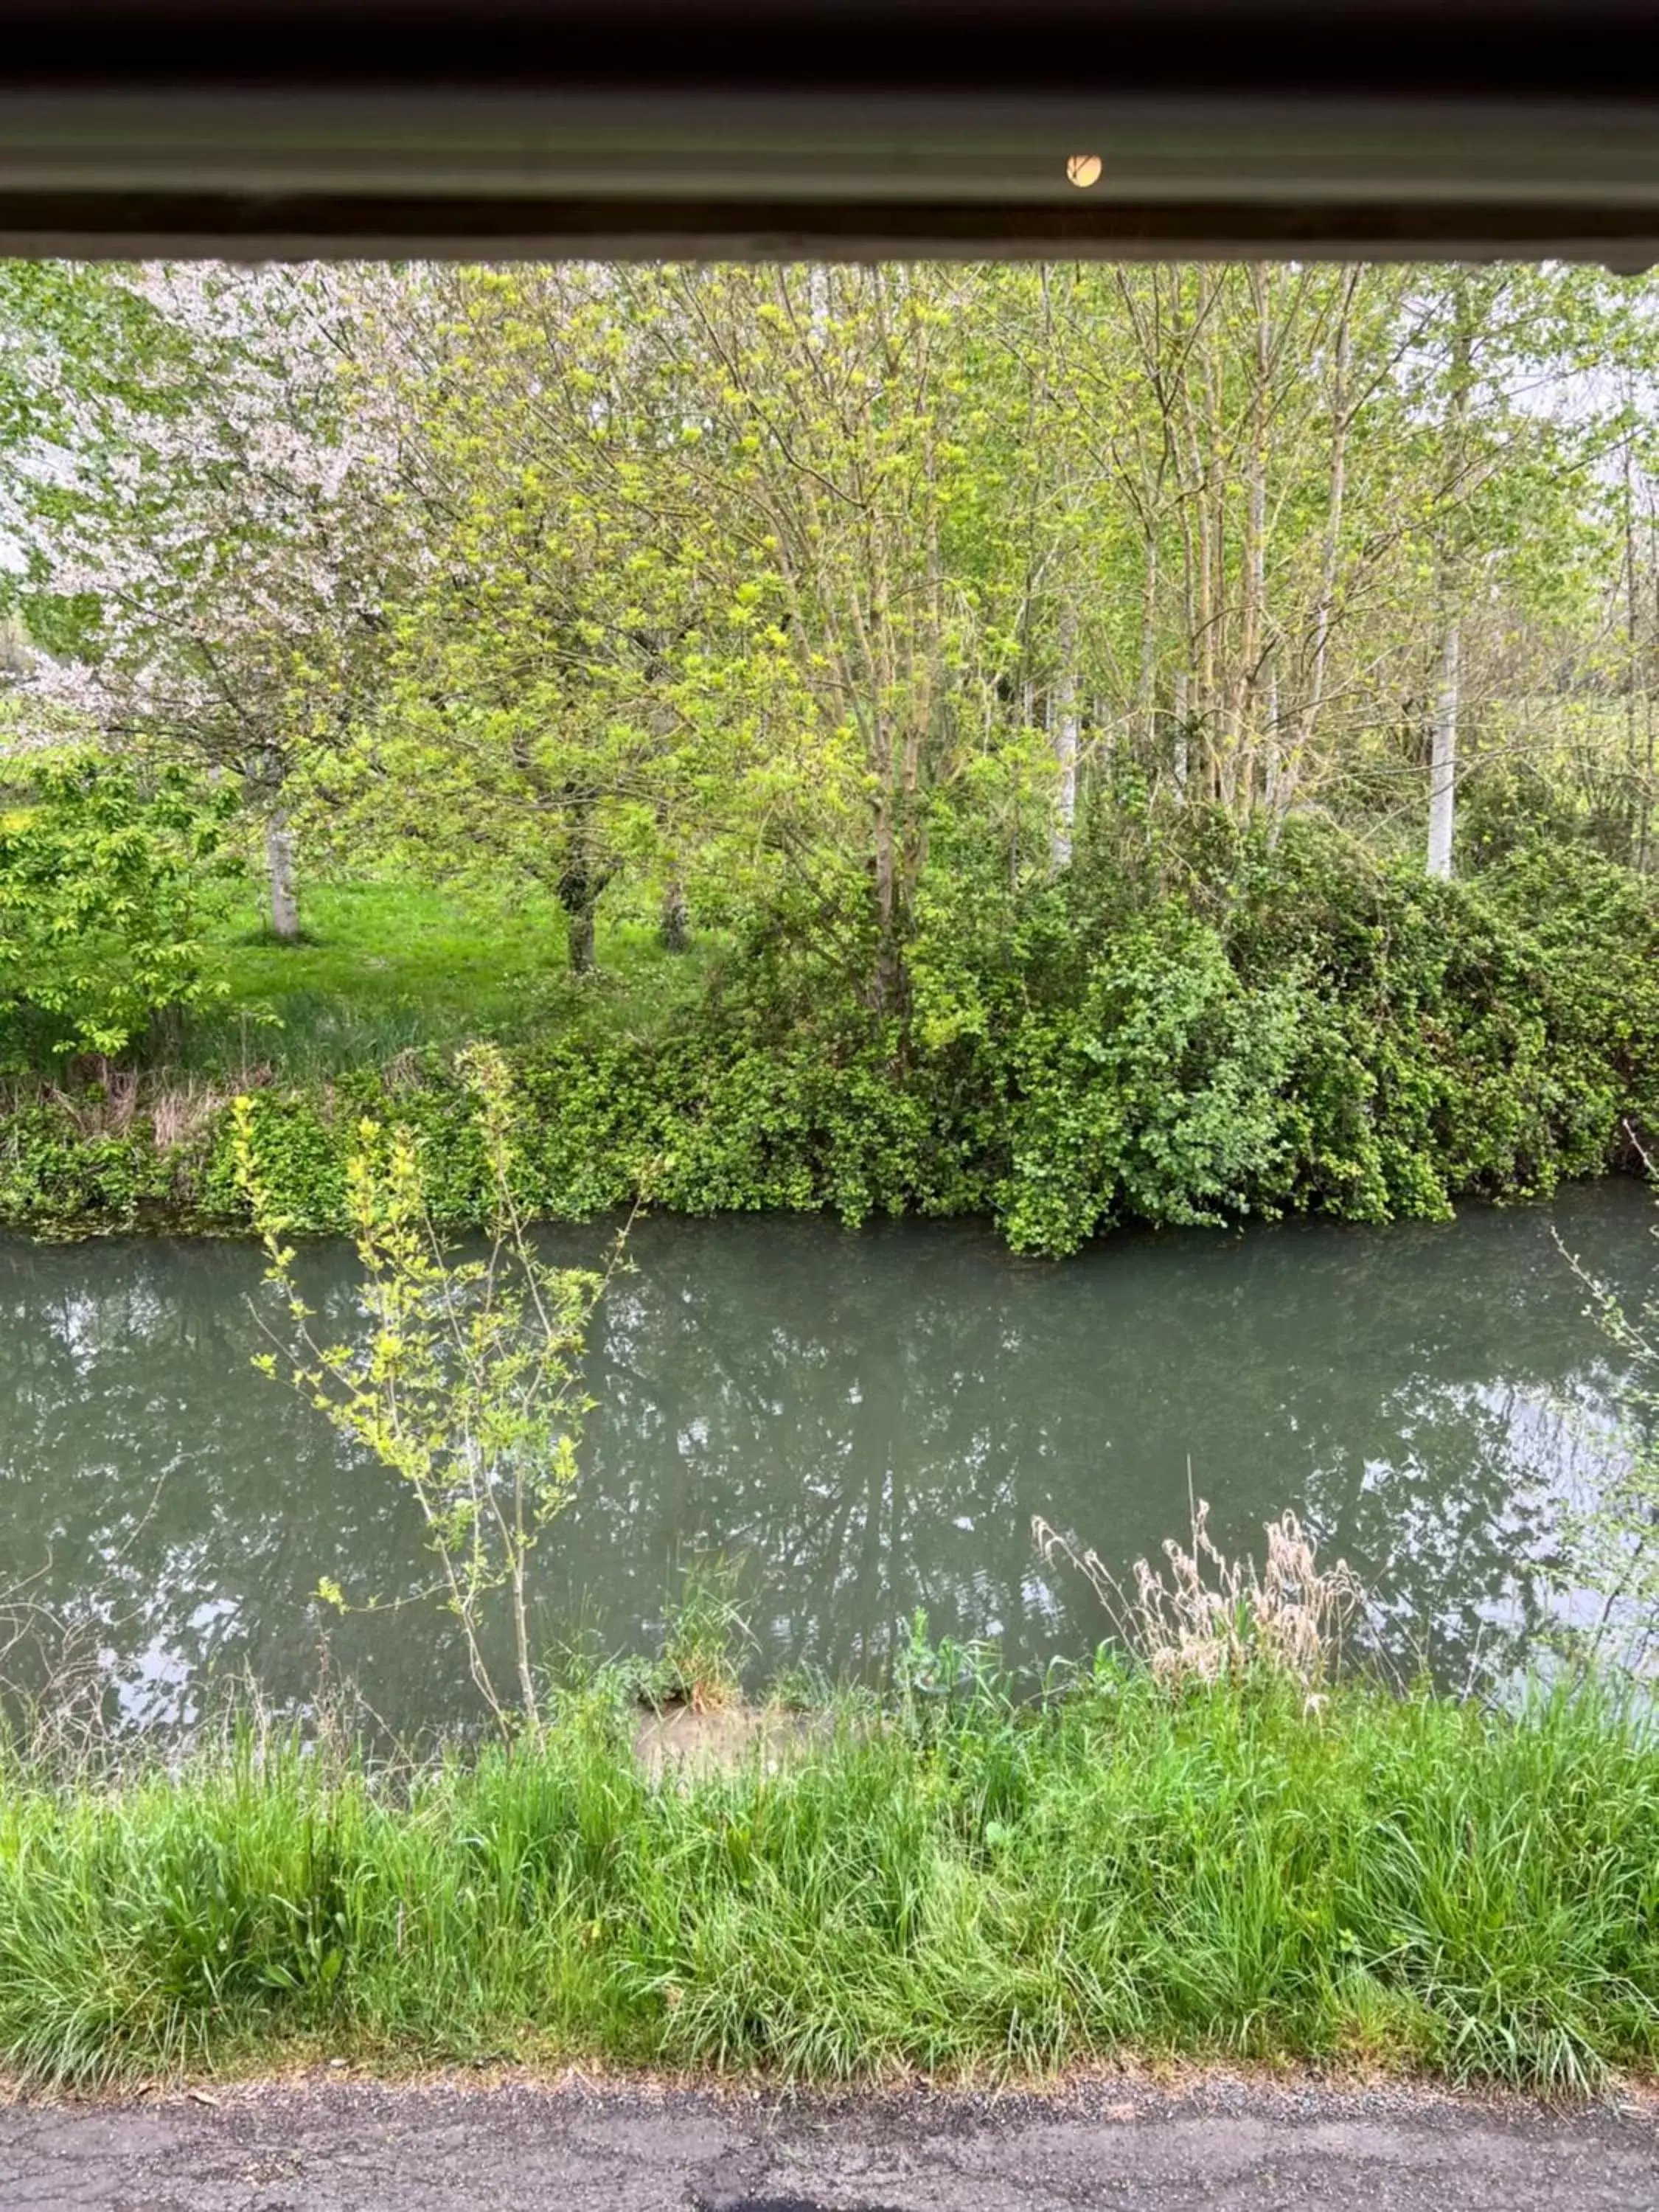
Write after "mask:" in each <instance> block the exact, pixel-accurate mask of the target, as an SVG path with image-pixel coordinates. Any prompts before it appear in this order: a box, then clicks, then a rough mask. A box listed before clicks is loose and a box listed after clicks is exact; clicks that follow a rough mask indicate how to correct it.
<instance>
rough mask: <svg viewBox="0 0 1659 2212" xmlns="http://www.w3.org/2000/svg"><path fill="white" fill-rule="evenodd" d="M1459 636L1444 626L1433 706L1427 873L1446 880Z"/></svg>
mask: <svg viewBox="0 0 1659 2212" xmlns="http://www.w3.org/2000/svg"><path fill="white" fill-rule="evenodd" d="M1461 646H1462V639H1461V638H1460V636H1459V635H1458V625H1457V623H1456V622H1455V621H1452V622H1449V623H1447V625H1446V635H1445V640H1444V642H1443V645H1442V647H1441V649H1440V690H1439V694H1438V696H1437V698H1436V700H1435V705H1434V739H1433V746H1432V750H1431V757H1430V767H1429V873H1430V874H1431V876H1439V877H1441V878H1443V879H1446V880H1448V881H1449V879H1450V877H1451V872H1452V835H1453V831H1454V829H1455V826H1456V812H1457V704H1458V689H1459V676H1460V670H1459V655H1460V648H1461Z"/></svg>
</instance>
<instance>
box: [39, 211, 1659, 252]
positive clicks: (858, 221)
mask: <svg viewBox="0 0 1659 2212" xmlns="http://www.w3.org/2000/svg"><path fill="white" fill-rule="evenodd" d="M250 248H252V249H256V250H257V252H258V255H259V256H260V257H262V258H281V259H289V258H292V259H307V258H319V257H320V258H327V257H330V256H335V257H338V256H340V255H343V254H349V255H354V256H356V255H361V256H363V257H365V258H374V257H377V256H392V257H403V256H415V257H430V258H446V257H449V258H453V257H455V256H457V255H470V254H478V255H482V256H484V257H486V258H503V259H505V258H525V257H531V258H549V259H553V258H561V257H570V258H588V259H607V260H609V259H644V260H659V259H661V260H675V259H679V260H699V259H719V258H725V259H748V260H811V259H815V258H817V259H823V258H829V259H870V258H917V259H987V260H988V259H998V258H1001V259H1048V258H1054V259H1101V260H1157V259H1166V260H1180V259H1207V260H1224V259H1229V258H1249V257H1253V256H1261V257H1265V258H1274V257H1283V258H1342V259H1355V260H1366V261H1374V260H1402V259H1403V260H1423V259H1429V260H1435V259H1439V260H1454V261H1455V260H1478V259H1484V258H1503V259H1512V260H1536V259H1541V258H1575V259H1580V260H1589V261H1601V262H1605V263H1607V264H1609V265H1611V266H1613V267H1614V268H1618V269H1629V270H1639V269H1646V268H1649V267H1651V266H1653V265H1654V264H1656V263H1659V209H1655V210H1629V209H1620V208H1613V209H1607V208H1599V207H1595V206H1590V207H1578V208H1574V209H1572V210H1571V211H1570V213H1565V212H1564V210H1562V209H1561V208H1560V207H1559V206H1556V205H1551V204H1542V205H1536V206H1531V207H1528V206H1525V205H1512V206H1504V207H1498V208H1485V209H1480V210H1472V209H1470V208H1469V207H1468V206H1467V205H1462V204H1455V203H1453V204H1446V203H1440V202H1430V203H1425V204H1411V205H1408V206H1393V207H1389V206H1383V207H1354V206H1343V205H1334V206H1333V205H1321V204H1309V203H1302V204H1285V205H1267V206H1261V205H1258V206H1253V207H1243V208H1242V207H1240V206H1239V205H1238V204H1237V203H1231V202H1227V201H1225V200H1224V201H1219V202H1213V203H1206V202H1201V201H1198V202H1173V203H1167V204H1136V205H1130V206H1120V205H1114V204H1111V203H1110V202H1104V203H1100V202H1096V203H1093V204H1088V205H1082V204H1079V205H1077V206H1073V207H1066V206H1059V207H1053V206H1037V207H1032V206H1018V207H1012V208H1005V207H998V206H994V205H982V204H981V205H973V206H962V205H954V204H950V203H948V202H944V203H929V202H927V201H914V200H911V201H888V202H860V201H856V200H851V201H849V200H835V199H826V200H821V201H812V202H807V203H799V204H792V205H789V206H787V207H782V208H757V206H755V205H754V204H752V203H750V202H747V201H744V200H729V201H714V202H699V201H695V200H686V199H678V198H675V199H659V200H650V199H637V200H629V201H627V202H621V201H617V200H609V199H608V200H586V201H583V200H563V199H546V198H542V197H507V196H502V195H499V194H497V195H492V196H490V197H486V198H481V199H465V198H456V199H441V198H422V197H386V198H380V197H362V198H359V197H329V196H318V197H307V196H306V195H303V194H296V195H290V196H281V195H257V196H254V195H250V196H247V197H239V196H237V195H234V194H223V195H191V194H188V193H185V194H154V193H143V192H117V193H110V194H103V195H100V194H92V193H88V194H64V195H58V196H53V195H41V196H29V195H22V194H16V195H7V194H5V193H3V192H0V252H4V253H7V254H17V255H24V256H29V255H33V256H43V257H50V256H54V255H66V256H70V255H80V256H104V257H107V258H117V259H120V258H129V257H132V258H138V257H142V256H143V255H145V254H148V253H151V252H170V253H173V254H178V255H186V256H188V255H191V254H228V255H230V256H231V257H233V258H234V257H236V256H237V255H238V254H239V253H240V252H244V251H246V250H247V249H250Z"/></svg>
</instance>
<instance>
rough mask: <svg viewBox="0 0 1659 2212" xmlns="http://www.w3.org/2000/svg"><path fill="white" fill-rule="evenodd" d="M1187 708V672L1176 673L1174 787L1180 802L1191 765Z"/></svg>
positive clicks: (1181, 670)
mask: <svg viewBox="0 0 1659 2212" xmlns="http://www.w3.org/2000/svg"><path fill="white" fill-rule="evenodd" d="M1187 717H1188V703H1187V671H1186V670H1185V669H1184V668H1182V669H1177V670H1176V679H1175V761H1174V768H1175V785H1176V796H1177V797H1178V798H1179V799H1182V801H1184V800H1185V799H1186V796H1187V776H1188V770H1189V769H1190V767H1191V765H1192V763H1191V760H1190V757H1189V753H1188V742H1187V740H1188V734H1189V733H1188V722H1187Z"/></svg>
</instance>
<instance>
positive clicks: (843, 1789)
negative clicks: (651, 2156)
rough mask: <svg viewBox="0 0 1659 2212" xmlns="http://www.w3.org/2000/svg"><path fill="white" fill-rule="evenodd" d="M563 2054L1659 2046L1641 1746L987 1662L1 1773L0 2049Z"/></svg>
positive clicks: (1034, 2060)
mask: <svg viewBox="0 0 1659 2212" xmlns="http://www.w3.org/2000/svg"><path fill="white" fill-rule="evenodd" d="M296 2047H307V2048H309V2049H311V2050H313V2051H315V2050H317V2049H318V2048H319V2047H325V2048H327V2049H328V2050H330V2051H338V2052H341V2053H344V2054H349V2055H354V2056H358V2057H370V2058H374V2059H378V2060H380V2061H381V2062H382V2063H385V2062H388V2061H393V2060H400V2059H408V2060H422V2061H426V2060H439V2059H468V2058H477V2057H485V2056H508V2055H511V2056H516V2057H520V2058H538V2057H542V2058H552V2057H588V2058H592V2059H605V2060H611V2061H617V2062H624V2063H644V2064H661V2065H669V2066H675V2067H682V2066H690V2067H708V2068H714V2069H763V2070H764V2071H765V2072H767V2073H769V2074H770V2075H774V2076H775V2077H779V2078H781V2079H786V2080H802V2081H805V2080H813V2081H845V2080H855V2079H860V2078H871V2077H877V2076H882V2075H890V2074H892V2073H893V2072H895V2071H896V2070H898V2069H919V2070H921V2071H922V2072H924V2073H926V2074H928V2075H948V2074H952V2073H957V2072H963V2071H966V2072H988V2073H991V2074H999V2073H1004V2072H1008V2071H1020V2070H1026V2069H1044V2068H1048V2067H1053V2066H1058V2065H1061V2064H1064V2063H1067V2062H1075V2061H1084V2060H1087V2059H1090V2058H1092V2057H1099V2056H1101V2055H1103V2054H1106V2053H1110V2052H1114V2051H1123V2050H1125V2049H1126V2048H1128V2047H1133V2048H1135V2049H1139V2050H1140V2051H1186V2052H1194V2053H1200V2054H1201V2053H1205V2052H1216V2051H1225V2052H1227V2053H1231V2054H1236V2055H1237V2054H1247V2055H1254V2056H1258V2057H1287V2058H1297V2059H1305V2060H1314V2061H1331V2062H1341V2061H1356V2062H1363V2063H1382V2064H1395V2063H1397V2064H1400V2065H1404V2066H1412V2067H1417V2068H1425V2069H1431V2070H1434V2071H1437V2072H1439V2073H1443V2074H1444V2075H1449V2076H1452V2077H1455V2078H1458V2079H1468V2078H1480V2077H1485V2078H1489V2079H1492V2078H1495V2079H1499V2080H1503V2081H1511V2082H1516V2083H1522V2084H1527V2085H1531V2086H1534V2087H1569V2086H1572V2085H1576V2084H1583V2083H1585V2082H1587V2081H1591V2080H1593V2079H1594V2078H1595V2076H1596V2075H1598V2073H1599V2072H1601V2070H1602V2069H1605V2068H1607V2067H1609V2066H1632V2067H1636V2068H1641V2069H1645V2068H1648V2067H1650V2066H1651V2064H1652V2063H1653V2062H1654V2060H1655V2058H1656V2057H1659V1747H1656V1746H1655V1745H1654V1744H1653V1743H1652V1742H1651V1741H1646V1742H1644V1741H1642V1740H1641V1739H1640V1737H1639V1736H1638V1734H1637V1733H1636V1732H1635V1731H1634V1730H1633V1729H1632V1728H1631V1727H1630V1726H1629V1725H1627V1724H1626V1723H1625V1722H1624V1721H1622V1720H1621V1719H1620V1717H1619V1716H1618V1715H1617V1714H1616V1713H1614V1712H1612V1711H1608V1710H1607V1709H1606V1708H1605V1707H1601V1706H1598V1705H1596V1704H1595V1702H1594V1701H1592V1700H1584V1699H1581V1700H1579V1701H1578V1702H1577V1703H1573V1702H1571V1701H1568V1700H1567V1699H1560V1698H1558V1699H1554V1700H1553V1701H1547V1702H1543V1703H1541V1704H1539V1705H1536V1706H1535V1707H1534V1708H1533V1709H1532V1710H1530V1711H1528V1712H1526V1713H1525V1714H1524V1715H1522V1716H1521V1717H1517V1718H1508V1719H1505V1718H1500V1717H1494V1716H1492V1715H1491V1714H1489V1713H1487V1712H1486V1711H1482V1710H1481V1709H1480V1708H1479V1707H1478V1706H1476V1705H1470V1704H1459V1703H1453V1702H1449V1701H1445V1700H1437V1699H1431V1698H1428V1697H1417V1698H1411V1699H1396V1698H1394V1697H1391V1696H1387V1695H1384V1694H1383V1693H1382V1692H1376V1691H1372V1690H1366V1689H1350V1690H1347V1691H1345V1692H1339V1693H1335V1694H1334V1695H1333V1696H1332V1697H1331V1698H1330V1699H1329V1700H1328V1702H1326V1703H1324V1704H1322V1705H1318V1706H1317V1708H1316V1710H1313V1711H1310V1710H1308V1709H1307V1706H1306V1705H1305V1703H1304V1700H1303V1699H1302V1698H1301V1697H1300V1696H1299V1695H1298V1694H1297V1693H1294V1692H1291V1691H1289V1690H1287V1689H1285V1688H1284V1687H1282V1686H1274V1685H1273V1684H1271V1683H1264V1684H1261V1685H1259V1686H1253V1687H1252V1686H1246V1687H1243V1688H1237V1687H1234V1688H1228V1689H1222V1690H1214V1691H1206V1692H1189V1693H1186V1694H1172V1693H1170V1692H1167V1691H1165V1690H1164V1689H1161V1688H1159V1687H1158V1686H1156V1685H1155V1684H1154V1683H1153V1682H1152V1680H1150V1679H1149V1678H1148V1677H1146V1675H1145V1674H1138V1673H1133V1672H1130V1673H1127V1674H1120V1675H1115V1676H1112V1677H1101V1678H1097V1679H1094V1680H1091V1681H1090V1682H1089V1683H1088V1685H1087V1686H1085V1687H1083V1688H1081V1689H1079V1690H1077V1691H1075V1692H1072V1693H1071V1694H1069V1695H1067V1696H1066V1697H1064V1698H1063V1699H1058V1700H1055V1701H1053V1702H1051V1703H1049V1704H1048V1705H1044V1706H1042V1707H1041V1708H1038V1709H1032V1710H1027V1711H1017V1710H1015V1709H1014V1708H1012V1706H1010V1705H1007V1704H1006V1703H1005V1702H1004V1701H1003V1700H1002V1699H1000V1696H999V1695H998V1694H996V1693H994V1692H990V1691H987V1690H984V1689H981V1691H980V1692H977V1693H975V1695H974V1696H973V1697H971V1698H969V1699H967V1700H966V1701H964V1702H962V1703H960V1704H958V1705H955V1706H953V1707H951V1708H950V1709H949V1710H948V1711H944V1712H942V1713H930V1714H927V1715H926V1716H922V1715H920V1714H918V1713H917V1712H915V1711H909V1710H905V1709H900V1710H896V1711H894V1712H893V1713H892V1714H890V1716H889V1717H888V1718H887V1719H885V1720H884V1721H883V1722H881V1723H878V1724H875V1723H872V1722H871V1721H870V1720H869V1718H868V1717H866V1719H865V1721H864V1722H863V1723H861V1724H860V1725H859V1726H856V1727H854V1726H848V1727H844V1728H842V1729H841V1730H840V1732H839V1733H838V1734H837V1735H836V1737H835V1738H834V1740H833V1741H819V1742H817V1744H816V1747H813V1748H811V1749H810V1750H804V1751H802V1752H800V1753H799V1754H798V1755H797V1756H795V1757H793V1758H791V1759H786V1760H785V1761H784V1762H783V1763H782V1764H781V1765H780V1766H778V1767H777V1768H776V1769H775V1771H771V1772H767V1771H763V1768H762V1766H761V1765H760V1764H759V1763H758V1762H755V1763H751V1764H750V1765H747V1766H745V1767H744V1768H743V1769H742V1770H741V1771H737V1772H735V1773H732V1774H730V1775H726V1776H722V1777H716V1778H702V1779H695V1780H691V1781H686V1782H682V1783H680V1784H676V1783H675V1782H674V1781H673V1780H668V1781H659V1782H653V1781H652V1780H650V1779H649V1778H647V1775H646V1774H645V1772H644V1771H642V1769H641V1766H640V1765H639V1764H638V1763H637V1762H636V1760H635V1756H634V1753H633V1749H632V1745H631V1740H630V1735H629V1721H628V1717H627V1714H626V1712H625V1711H624V1709H623V1706H622V1705H621V1704H620V1703H619V1702H618V1701H617V1700H616V1699H608V1698H606V1697H605V1696H596V1695H592V1694H590V1695H588V1696H586V1697H585V1698H584V1699H581V1700H580V1701H578V1702H576V1703H574V1704H573V1705H571V1706H570V1707H569V1708H568V1709H567V1710H566V1711H564V1712H563V1713H562V1717H561V1718H560V1720H559V1722H558V1723H557V1724H556V1726H555V1727H554V1728H553V1729H551V1730H550V1733H549V1734H548V1735H547V1736H546V1738H545V1740H544V1741H540V1742H538V1743H537V1744H536V1745H534V1746H533V1747H531V1746H526V1745H521V1746H520V1747H518V1748H516V1749H515V1750H513V1751H512V1752H511V1753H508V1752H505V1751H499V1750H488V1751H485V1752H483V1753H478V1754H475V1755H472V1756H470V1757H466V1758H462V1757H459V1756H457V1757H455V1758H453V1759H448V1760H447V1761H442V1762H440V1763H438V1764H435V1765H433V1766H431V1767H430V1768H428V1769H426V1770H424V1771H420V1772H417V1773H413V1774H410V1773H403V1774H400V1775H393V1774H388V1773H381V1774H380V1775H378V1776H376V1775H375V1774H374V1773H372V1772H371V1771H368V1769H367V1768H366V1766H365V1765H364V1764H363V1763H362V1760H361V1759H359V1758H358V1757H356V1756H355V1755H351V1754H347V1753H340V1752H337V1751H329V1750H326V1749H325V1750H320V1751H318V1750H313V1752H311V1753H301V1752H299V1751H298V1750H296V1749H295V1748H294V1747H292V1746H291V1745H284V1744H272V1743H270V1742H267V1741H258V1740H256V1738H255V1737H254V1736H253V1735H252V1734H251V1733H249V1732H246V1731H244V1732H243V1733H242V1734H241V1735H240V1736H239V1737H236V1738H234V1740H228V1741H226V1742H225V1743H224V1744H222V1746H221V1747H219V1748H217V1749H215V1750H212V1751H204V1752H200V1753H197V1755H196V1756H195V1757H194V1758H193V1759H191V1761H190V1762H189V1763H188V1764H187V1765H185V1766H184V1768H183V1769H182V1771H161V1769H160V1768H157V1769H156V1770H155V1771H151V1772H149V1773H147V1774H129V1775H128V1776H126V1777H125V1778H115V1779H112V1778H105V1779H103V1780H101V1781H93V1780H88V1779H86V1778H82V1780H80V1781H79V1782H77V1783H76V1784H73V1785H64V1786H57V1785H51V1784H48V1783H47V1782H46V1780H45V1779H43V1778H40V1776H39V1775H38V1774H31V1772H29V1771H26V1770H24V1769H22V1768H21V1767H19V1766H17V1765H15V1764H14V1765H13V1767H12V1769H11V1771H9V1772H8V1773H7V1775H6V1777H5V1784H4V1791H3V1797H0V2065H4V2066H7V2067H9V2068H12V2069H21V2071H22V2072H23V2073H24V2074H26V2075H28V2076H29V2077H31V2078H33V2079H35V2080H39V2081H88V2080H107V2079H111V2078H114V2077H127V2078H131V2077H133V2076H136V2075H148V2074H150V2073H152V2072H153V2071H155V2070H156V2069H167V2068H173V2067H178V2066H181V2065H183V2066H194V2067H204V2066H209V2067H210V2066H215V2065H231V2064H234V2063H249V2062H256V2061H259V2060H262V2059H276V2058H279V2057H282V2056H283V2054H284V2053H285V2052H288V2051H292V2050H294V2049H295V2048H296Z"/></svg>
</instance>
